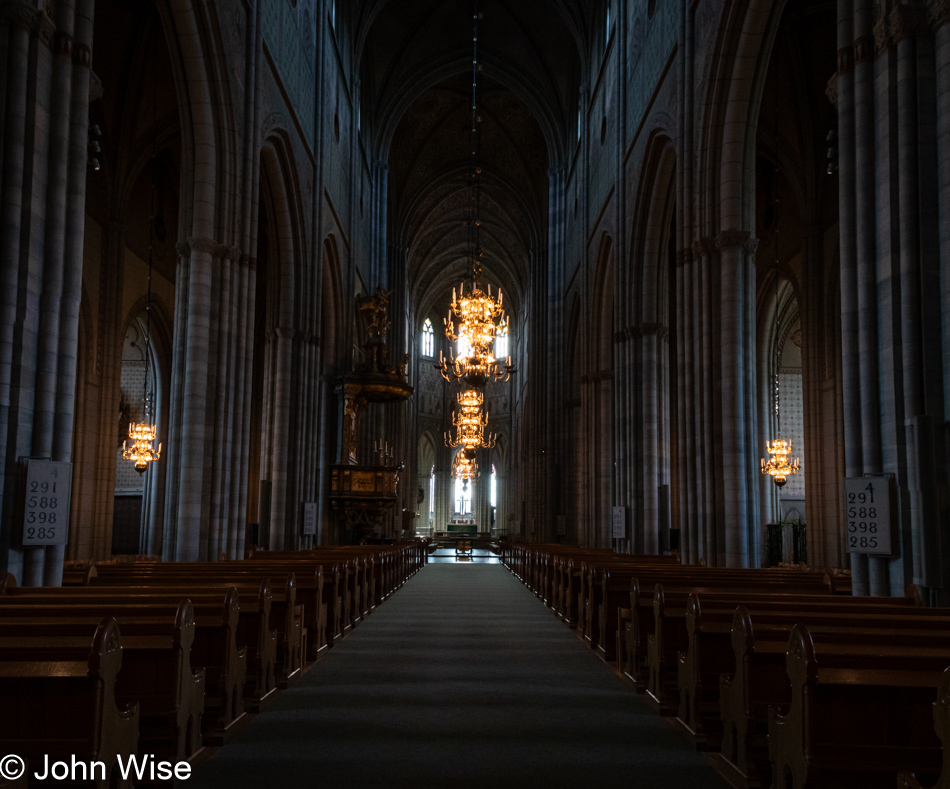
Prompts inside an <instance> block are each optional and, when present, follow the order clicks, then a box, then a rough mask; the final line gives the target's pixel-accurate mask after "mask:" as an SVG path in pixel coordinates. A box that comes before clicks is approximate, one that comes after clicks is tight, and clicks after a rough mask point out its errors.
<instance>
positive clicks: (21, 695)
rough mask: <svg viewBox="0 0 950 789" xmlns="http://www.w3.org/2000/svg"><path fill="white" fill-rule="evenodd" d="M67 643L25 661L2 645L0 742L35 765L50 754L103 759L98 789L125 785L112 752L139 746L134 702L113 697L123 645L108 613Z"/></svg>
mask: <svg viewBox="0 0 950 789" xmlns="http://www.w3.org/2000/svg"><path fill="white" fill-rule="evenodd" d="M78 641H79V643H76V644H74V645H72V646H65V645H63V646H61V647H59V648H57V649H55V650H54V649H51V650H50V651H49V652H48V653H47V654H46V658H47V659H45V660H41V661H37V660H23V659H20V657H21V656H20V655H10V654H9V653H7V652H6V650H2V649H0V698H2V699H3V713H2V714H0V741H2V742H3V744H4V748H6V749H8V751H9V752H10V753H16V754H18V755H20V756H23V757H25V758H26V759H27V760H28V761H29V762H30V764H31V766H32V767H33V768H34V769H39V768H40V766H41V765H43V764H44V762H45V759H46V758H47V757H49V758H50V759H52V760H63V761H67V760H69V759H70V758H71V757H72V756H73V755H75V756H76V758H77V759H81V760H83V761H86V762H92V761H101V762H103V763H104V764H105V765H106V767H105V779H104V780H102V779H101V777H100V775H99V774H98V772H97V771H94V772H95V773H96V774H95V776H94V779H95V780H93V781H92V782H91V785H92V786H95V787H96V789H111V788H112V787H120V788H124V787H128V786H130V785H131V782H130V781H122V780H121V776H120V775H119V773H118V765H117V762H116V758H117V756H120V755H121V756H124V757H128V756H129V755H131V754H134V753H135V752H136V750H137V748H138V738H139V708H138V706H137V705H132V706H131V707H128V708H121V707H120V706H119V705H118V704H117V703H116V698H115V685H116V677H117V676H118V674H119V672H120V669H121V668H122V645H121V638H120V633H119V627H118V625H117V624H116V622H115V620H114V619H111V618H109V617H106V618H104V619H103V620H102V621H101V622H100V623H99V624H98V625H96V626H93V627H91V628H89V629H88V637H87V638H83V639H80V640H78Z"/></svg>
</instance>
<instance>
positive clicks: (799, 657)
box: [769, 625, 950, 789]
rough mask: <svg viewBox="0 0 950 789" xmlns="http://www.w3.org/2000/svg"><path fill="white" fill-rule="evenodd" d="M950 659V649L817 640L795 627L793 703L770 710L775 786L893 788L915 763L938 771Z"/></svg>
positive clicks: (789, 662) (789, 664)
mask: <svg viewBox="0 0 950 789" xmlns="http://www.w3.org/2000/svg"><path fill="white" fill-rule="evenodd" d="M948 663H950V650H948V649H946V648H934V649H930V648H926V647H920V646H917V645H911V644H908V645H905V646H901V647H889V648H885V647H881V646H877V645H874V646H870V647H869V646H867V645H864V644H862V643H849V644H847V645H845V644H832V645H828V644H823V643H818V644H815V642H814V641H813V640H812V637H811V635H810V633H809V631H808V628H807V627H806V626H804V625H795V626H794V627H793V628H792V632H791V635H790V636H789V641H788V653H787V657H786V668H787V672H788V678H789V681H790V683H791V704H790V705H789V707H788V711H787V712H785V713H782V712H781V711H780V710H779V709H777V708H775V707H772V708H771V709H770V711H769V759H770V761H771V763H772V774H773V777H774V778H775V779H776V780H773V785H774V786H783V785H784V786H785V787H787V789H804V787H806V786H820V785H829V786H836V787H841V788H842V789H846V788H847V787H860V789H875V788H876V787H888V789H890V788H891V787H893V786H894V785H895V782H896V777H897V773H898V772H899V771H900V770H901V769H903V768H904V767H905V766H906V765H908V764H916V765H919V766H920V769H923V770H927V771H930V772H933V773H937V772H938V771H939V770H940V767H941V763H942V754H941V750H940V742H939V740H938V739H937V737H936V735H935V734H934V731H933V720H932V717H931V700H932V699H933V694H934V689H935V688H936V687H937V685H938V684H939V682H940V678H941V674H942V672H943V671H944V669H945V668H946V666H947V664H948Z"/></svg>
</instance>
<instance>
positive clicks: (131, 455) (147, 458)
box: [122, 70, 162, 474]
mask: <svg viewBox="0 0 950 789" xmlns="http://www.w3.org/2000/svg"><path fill="white" fill-rule="evenodd" d="M156 73H157V70H156V72H154V73H153V76H152V158H151V161H150V167H151V176H152V183H151V188H150V191H149V218H148V295H147V296H146V297H145V381H144V383H143V385H142V421H141V422H133V423H131V424H130V425H129V439H128V440H126V441H123V442H122V457H123V458H124V459H125V460H131V461H132V462H133V463H135V470H136V471H137V472H138V473H139V474H142V473H144V472H145V470H146V469H147V468H148V465H149V463H154V462H155V461H156V460H158V459H160V458H161V456H162V445H161V444H159V445H158V449H156V448H155V441H156V439H157V438H158V428H157V426H156V425H155V423H154V422H152V419H151V410H152V409H151V406H152V403H151V399H152V398H151V392H149V387H148V384H149V375H148V374H149V367H150V365H151V359H150V355H151V354H150V350H151V346H150V342H151V331H150V329H151V323H152V245H153V243H154V238H155V168H156V165H155V133H156V131H155V117H156V113H155V101H156V89H157V84H156V80H155V74H156ZM129 440H131V442H132V446H128V441H129Z"/></svg>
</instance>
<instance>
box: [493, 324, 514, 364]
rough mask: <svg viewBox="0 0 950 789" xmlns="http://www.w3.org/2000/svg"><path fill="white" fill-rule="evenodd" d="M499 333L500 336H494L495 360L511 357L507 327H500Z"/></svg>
mask: <svg viewBox="0 0 950 789" xmlns="http://www.w3.org/2000/svg"><path fill="white" fill-rule="evenodd" d="M501 331H502V333H501V334H496V335H495V358H496V359H507V358H508V357H509V356H510V355H511V350H510V349H509V346H508V327H507V326H504V327H502V329H501Z"/></svg>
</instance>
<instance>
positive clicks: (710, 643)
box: [667, 594, 950, 752]
mask: <svg viewBox="0 0 950 789" xmlns="http://www.w3.org/2000/svg"><path fill="white" fill-rule="evenodd" d="M737 602H738V599H737V598H736V597H735V596H733V595H721V594H702V595H698V594H690V595H689V597H688V599H687V602H686V605H685V608H684V609H683V610H682V611H675V610H671V609H670V606H669V601H668V605H667V616H668V618H671V619H672V618H675V617H676V616H682V617H683V618H684V619H685V631H686V641H687V646H686V649H685V650H684V651H682V652H680V653H679V655H678V658H677V687H678V696H679V704H678V708H677V717H676V723H677V724H678V725H679V726H680V727H681V728H682V730H683V731H684V732H686V733H687V734H688V736H689V737H690V739H691V740H692V741H693V742H694V744H695V745H696V746H697V747H698V748H711V749H715V748H718V747H719V742H720V738H721V730H722V725H721V721H722V720H724V719H726V718H727V715H726V713H725V711H724V710H723V709H722V708H721V704H720V677H721V675H731V674H733V673H734V670H735V662H736V655H735V652H734V648H733V631H734V628H735V619H736V603H737ZM919 603H920V598H919V597H912V596H907V597H904V598H885V599H881V598H874V597H858V598H839V597H818V598H814V599H807V598H806V599H804V600H802V599H799V600H798V601H797V602H795V601H791V600H789V599H787V598H786V597H784V596H783V595H780V594H769V595H763V596H761V597H757V598H750V599H748V600H746V602H744V603H743V604H742V606H741V610H743V611H745V612H749V613H751V614H752V615H753V616H754V617H755V621H756V625H757V629H759V630H760V632H761V633H768V634H769V637H770V638H772V635H771V634H773V633H775V632H778V633H779V634H780V635H779V636H778V637H779V639H780V640H781V641H784V642H786V643H787V641H788V633H789V632H790V631H791V627H792V625H794V624H796V623H798V622H807V623H809V624H810V625H812V626H813V627H816V628H819V631H818V632H822V633H824V630H829V632H830V634H832V635H833V634H834V633H836V632H837V633H840V634H841V635H842V638H848V637H851V635H852V634H853V633H854V632H855V627H856V626H858V627H859V630H858V632H860V633H861V634H863V635H864V636H865V637H866V638H869V637H871V630H872V628H873V629H874V632H875V634H879V635H880V638H881V639H882V641H884V642H885V643H886V642H887V639H889V638H895V637H898V636H896V635H895V634H900V633H904V632H908V633H909V634H911V635H913V634H918V633H920V634H923V633H931V632H933V633H934V635H935V636H940V637H942V631H941V630H940V629H938V628H939V627H940V626H939V625H936V624H935V622H933V621H931V620H934V617H931V616H928V614H931V613H933V612H932V611H928V610H925V609H923V608H920V607H918V604H919ZM915 622H918V623H919V624H917V625H916V627H917V628H918V629H917V630H908V631H905V630H904V629H903V628H904V627H905V626H906V627H908V628H909V627H914V626H915V625H914V623H915ZM739 627H740V628H741V627H742V625H741V624H740V625H739ZM895 628H897V629H896V630H895ZM927 628H929V629H927ZM772 640H774V638H772ZM948 643H950V633H948ZM727 703H728V702H727ZM742 703H743V702H742V701H740V702H739V704H740V705H741V704H742ZM740 708H741V706H740ZM730 723H731V725H732V726H734V723H733V722H732V721H730ZM731 733H732V732H730V734H731ZM730 752H731V751H730Z"/></svg>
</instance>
